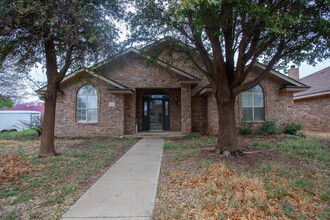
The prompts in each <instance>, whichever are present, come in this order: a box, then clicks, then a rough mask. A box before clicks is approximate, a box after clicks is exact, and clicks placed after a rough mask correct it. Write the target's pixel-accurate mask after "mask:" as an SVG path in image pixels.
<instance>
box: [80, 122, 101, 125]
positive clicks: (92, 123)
mask: <svg viewBox="0 0 330 220" xmlns="http://www.w3.org/2000/svg"><path fill="white" fill-rule="evenodd" d="M76 124H78V125H96V124H98V122H87V121H86V122H83V121H79V122H76Z"/></svg>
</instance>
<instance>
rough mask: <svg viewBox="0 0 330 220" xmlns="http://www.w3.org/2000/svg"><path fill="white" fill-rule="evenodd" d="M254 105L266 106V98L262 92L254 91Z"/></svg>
mask: <svg viewBox="0 0 330 220" xmlns="http://www.w3.org/2000/svg"><path fill="white" fill-rule="evenodd" d="M253 106H255V107H262V106H264V98H263V95H262V93H259V92H255V93H253Z"/></svg>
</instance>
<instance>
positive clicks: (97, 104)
mask: <svg viewBox="0 0 330 220" xmlns="http://www.w3.org/2000/svg"><path fill="white" fill-rule="evenodd" d="M85 86H93V85H84V86H82V87H80V88H79V90H78V92H77V97H76V100H77V102H76V122H78V123H97V122H98V106H99V103H98V91H97V89H96V88H95V86H93V88H94V89H95V90H96V94H95V95H94V94H93V95H91V94H87V95H79V91H80V90H81V89H82V88H84V87H85ZM81 96H83V97H86V108H79V105H78V97H81ZM91 96H96V108H88V97H91ZM79 110H86V115H85V117H86V120H79V119H78V111H79ZM88 110H96V120H95V121H89V120H88Z"/></svg>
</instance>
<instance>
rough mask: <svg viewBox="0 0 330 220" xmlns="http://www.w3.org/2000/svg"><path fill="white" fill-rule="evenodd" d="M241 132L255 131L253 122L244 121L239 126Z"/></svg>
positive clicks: (245, 133)
mask: <svg viewBox="0 0 330 220" xmlns="http://www.w3.org/2000/svg"><path fill="white" fill-rule="evenodd" d="M237 129H238V131H239V134H241V135H247V134H252V133H253V123H247V122H243V123H242V124H241V125H240V126H239V127H238V128H237Z"/></svg>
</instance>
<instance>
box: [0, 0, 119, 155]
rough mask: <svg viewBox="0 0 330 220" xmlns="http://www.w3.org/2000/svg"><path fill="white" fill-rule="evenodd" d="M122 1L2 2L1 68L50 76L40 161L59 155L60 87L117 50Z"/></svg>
mask: <svg viewBox="0 0 330 220" xmlns="http://www.w3.org/2000/svg"><path fill="white" fill-rule="evenodd" d="M119 3H120V4H119ZM123 7H124V1H120V2H119V1H117V0H99V1H94V0H85V1H80V0H68V1H62V0H46V1H36V0H23V1H22V0H3V1H1V4H0V63H1V64H3V62H4V61H6V60H11V61H12V62H14V63H15V64H16V65H17V66H18V67H19V70H20V71H21V72H24V71H28V70H29V69H30V68H31V67H32V66H34V65H35V64H36V63H43V64H44V66H45V69H46V75H47V82H48V84H47V91H46V93H45V95H44V99H45V114H44V120H43V135H42V139H41V146H40V151H39V155H40V156H49V155H55V154H56V151H55V147H54V125H55V109H56V98H57V91H58V88H59V85H60V83H61V81H62V79H63V78H64V76H65V74H66V73H67V72H68V70H69V69H74V68H77V67H78V66H80V65H81V64H86V63H89V62H93V61H95V60H97V59H98V58H100V57H106V56H110V55H111V54H113V53H114V52H116V50H117V49H118V47H117V46H118V45H117V44H116V43H115V40H116V39H117V36H118V35H117V29H116V27H115V24H114V20H115V19H118V18H120V17H121V16H122V14H123Z"/></svg>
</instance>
